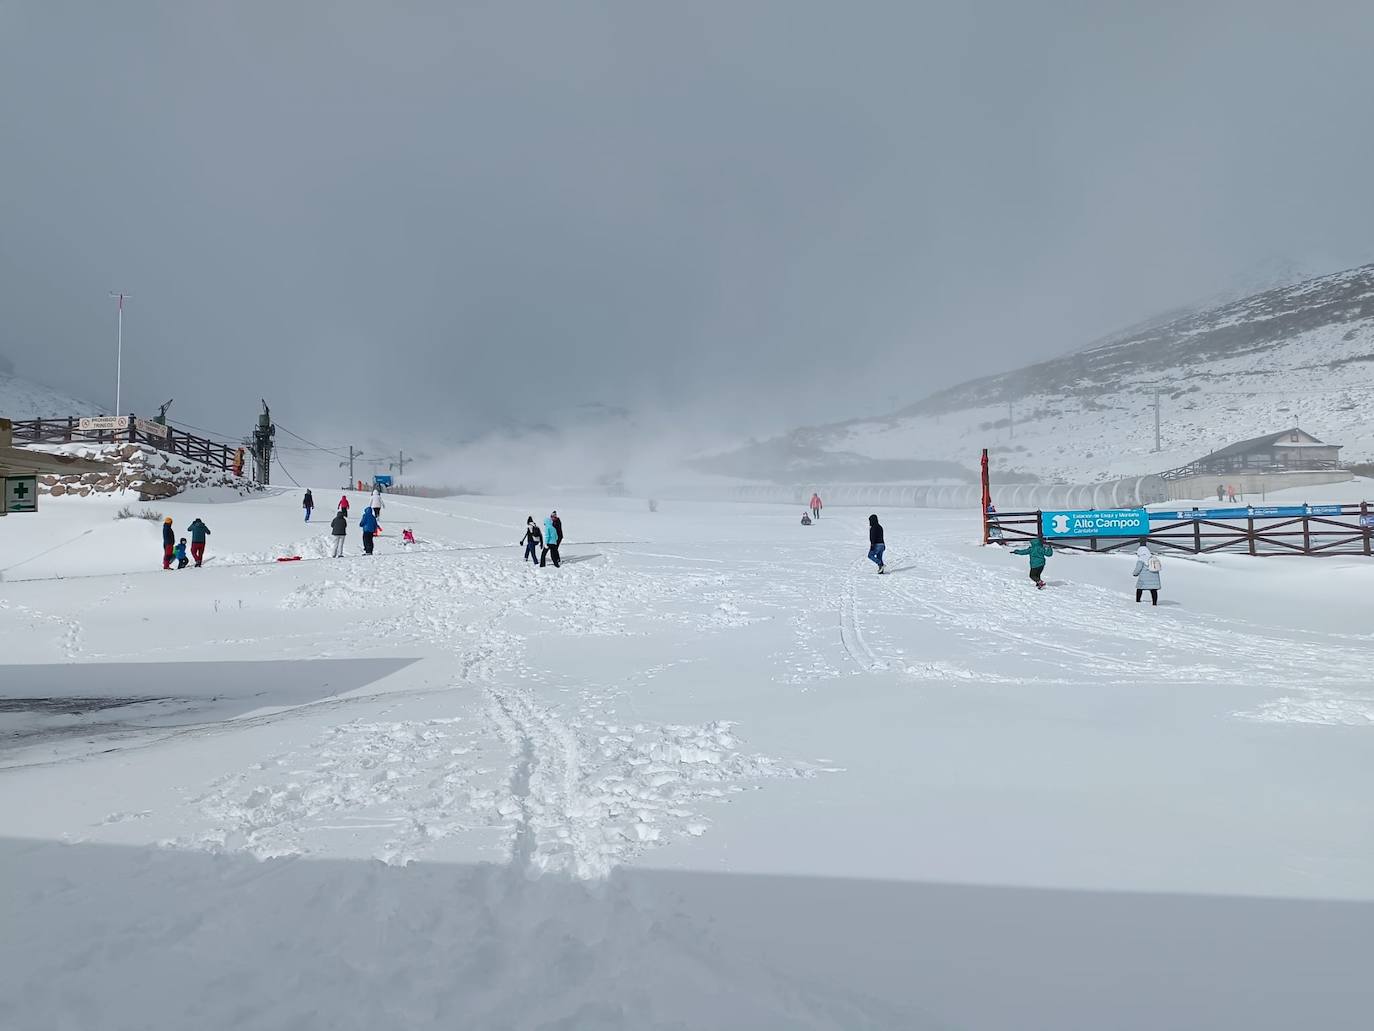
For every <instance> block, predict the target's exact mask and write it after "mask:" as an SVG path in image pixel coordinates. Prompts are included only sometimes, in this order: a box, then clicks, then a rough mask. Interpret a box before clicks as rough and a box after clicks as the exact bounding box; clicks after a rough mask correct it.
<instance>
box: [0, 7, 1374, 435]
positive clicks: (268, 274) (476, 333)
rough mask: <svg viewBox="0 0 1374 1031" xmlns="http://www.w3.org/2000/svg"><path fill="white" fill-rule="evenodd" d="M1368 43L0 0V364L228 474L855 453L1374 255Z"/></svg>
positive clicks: (1275, 35) (1209, 20) (1101, 13)
mask: <svg viewBox="0 0 1374 1031" xmlns="http://www.w3.org/2000/svg"><path fill="white" fill-rule="evenodd" d="M1371 53H1374V8H1371V7H1370V5H1368V4H1357V3H1348V4H1347V3H1342V4H1334V3H1320V2H1318V3H1304V4H1293V3H1273V4H1269V3H1263V2H1249V3H1231V4H1222V3H1206V2H1201V0H1199V2H1193V3H1187V4H1167V3H1166V4H1156V3H1146V2H1143V0H1141V2H1133V3H1110V2H1102V0H1094V2H1081V3H1062V2H1061V3H1053V2H1047V0H1041V2H1037V3H1021V2H1010V3H995V4H994V3H966V4H954V3H950V4H941V5H931V4H920V3H915V2H908V3H892V4H878V3H826V4H822V3H807V2H797V0H794V2H778V3H762V2H730V3H694V2H676V3H649V2H644V0H627V2H624V3H592V2H570V3H537V4H535V3H528V4H527V3H517V2H511V0H494V2H490V3H461V2H456V0H445V2H435V3H399V2H397V3H376V2H368V3H306V2H300V3H281V2H272V3H242V2H240V3H197V2H172V0H167V2H164V3H159V4H151V3H141V2H138V0H125V2H121V3H107V2H103V0H100V2H97V0H87V2H84V3H77V2H63V0H0V311H3V317H0V353H3V354H8V355H9V356H10V357H11V358H12V359H13V360H14V361H15V363H16V365H17V366H18V370H19V371H20V372H21V373H22V374H25V375H27V376H29V377H30V378H34V379H39V380H43V381H46V382H49V383H51V384H53V385H55V386H60V387H64V388H67V389H69V390H71V391H75V392H79V393H83V394H85V395H88V396H90V397H93V398H95V399H97V400H99V401H102V402H103V403H105V404H110V403H111V401H110V400H106V397H107V395H110V394H112V393H113V378H114V370H113V357H114V356H113V350H114V309H113V304H112V302H110V301H109V300H108V299H107V297H106V293H107V291H109V290H118V289H125V290H127V291H129V292H130V293H132V294H133V295H134V296H133V300H132V301H130V302H129V305H128V309H127V313H126V314H127V317H126V323H125V331H126V337H125V340H126V358H127V364H126V370H125V371H126V378H125V384H126V395H125V396H126V399H127V402H128V403H126V404H125V405H124V407H126V408H131V407H132V408H138V409H139V410H140V411H147V410H150V409H151V406H152V405H154V404H156V403H157V402H159V401H162V400H164V399H166V398H167V397H172V396H175V397H176V398H177V407H176V409H175V410H174V412H173V414H174V415H179V416H181V418H182V419H184V420H187V421H190V422H193V423H200V424H203V425H207V426H210V427H212V428H218V429H222V430H224V431H227V432H233V433H237V432H241V431H243V430H245V429H247V428H248V425H249V423H250V421H251V419H252V417H253V415H254V410H255V406H256V403H257V399H258V397H259V396H266V397H268V398H269V400H271V401H273V403H274V406H275V409H276V410H277V412H278V414H279V416H280V418H281V419H282V420H283V421H284V422H287V423H288V424H294V425H296V426H297V427H301V428H314V429H319V430H321V431H324V430H328V429H337V428H344V427H349V426H352V425H356V424H358V423H359V422H365V423H366V424H367V425H369V426H370V427H372V428H374V429H375V428H377V427H379V426H384V427H386V428H387V431H388V433H392V432H393V431H394V434H395V435H396V436H404V435H407V434H409V433H411V432H415V433H417V434H419V433H423V434H427V435H429V436H430V438H431V439H433V437H435V436H448V435H452V436H461V435H465V434H470V433H476V432H480V431H482V430H483V429H486V428H489V427H491V426H493V425H498V424H501V423H502V422H504V421H508V420H510V421H526V420H533V419H538V418H540V417H541V416H542V415H543V413H546V412H548V411H550V410H553V409H558V408H562V407H565V406H568V405H572V404H577V403H580V402H587V401H601V402H607V403H623V404H628V405H630V406H632V407H635V408H639V409H652V410H655V411H659V412H669V413H674V412H681V413H682V415H681V419H682V420H683V421H684V423H686V424H690V423H691V422H692V420H694V419H703V418H706V417H708V416H712V417H714V416H719V418H720V419H721V420H723V421H724V422H725V423H726V424H727V425H729V426H732V427H733V426H738V427H739V428H741V429H748V430H758V429H763V428H767V427H768V426H770V425H778V426H781V425H783V424H797V423H801V422H808V421H819V420H823V419H831V418H837V417H843V416H849V415H854V414H860V413H864V412H877V411H880V410H883V409H885V408H889V407H891V406H892V405H893V404H895V403H906V402H909V401H912V400H915V399H917V398H919V397H921V396H923V395H924V394H926V393H928V392H929V391H930V390H932V389H935V388H937V387H940V386H943V385H947V384H949V383H951V382H954V381H956V380H959V379H963V378H967V377H969V376H972V375H976V374H980V373H984V372H990V371H997V370H1000V369H1003V368H1008V367H1012V366H1016V365H1020V364H1024V363H1025V362H1026V361H1028V360H1030V359H1033V358H1036V357H1041V356H1044V355H1047V354H1051V353H1057V352H1062V351H1064V350H1066V349H1069V348H1072V347H1075V346H1078V345H1081V344H1083V343H1086V342H1087V341H1088V340H1089V339H1091V338H1092V337H1094V336H1096V335H1099V334H1101V333H1105V332H1109V331H1111V330H1113V329H1116V328H1118V327H1119V326H1121V325H1123V324H1125V323H1128V322H1131V321H1133V320H1135V319H1138V318H1140V317H1142V316H1146V315H1149V314H1151V313H1153V312H1155V311H1157V310H1159V309H1161V308H1164V307H1168V306H1170V305H1172V304H1175V303H1177V302H1179V301H1182V300H1187V299H1191V298H1194V297H1197V296H1201V295H1206V294H1208V293H1210V292H1211V291H1213V290H1216V289H1218V288H1219V287H1223V286H1225V285H1226V284H1227V283H1228V282H1229V281H1230V280H1231V279H1232V278H1233V277H1234V276H1236V275H1238V274H1242V273H1244V272H1245V271H1246V269H1248V268H1249V267H1250V266H1252V265H1253V264H1254V263H1256V262H1258V261H1261V260H1267V259H1271V258H1275V257H1292V258H1296V259H1298V260H1300V261H1305V262H1314V263H1320V264H1321V265H1323V266H1326V265H1329V266H1330V268H1332V269H1334V268H1336V267H1338V266H1340V265H1343V264H1354V263H1358V262H1360V261H1364V260H1368V259H1369V258H1370V257H1371V256H1372V255H1374V248H1372V247H1371V246H1370V241H1371V240H1372V239H1374V232H1372V231H1374V205H1372V204H1370V203H1369V197H1370V193H1371V187H1370V183H1371V181H1374V134H1371V133H1370V131H1369V128H1370V101H1371V98H1374V61H1371V60H1370V54H1371Z"/></svg>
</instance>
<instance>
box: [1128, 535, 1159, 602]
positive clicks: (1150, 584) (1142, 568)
mask: <svg viewBox="0 0 1374 1031" xmlns="http://www.w3.org/2000/svg"><path fill="white" fill-rule="evenodd" d="M1161 568H1162V564H1161V563H1160V561H1159V556H1158V555H1156V554H1155V553H1154V552H1153V551H1151V550H1150V549H1149V547H1148V546H1147V545H1144V544H1142V545H1141V546H1140V547H1138V548H1136V549H1135V569H1134V570H1132V571H1131V575H1132V576H1133V577H1135V600H1136V601H1137V602H1139V601H1140V596H1141V595H1142V594H1144V593H1145V592H1146V591H1149V592H1150V604H1151V605H1158V604H1159V589H1160V587H1161V586H1162V585H1161V584H1160V581H1159V571H1160V569H1161Z"/></svg>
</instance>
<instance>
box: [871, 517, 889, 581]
mask: <svg viewBox="0 0 1374 1031" xmlns="http://www.w3.org/2000/svg"><path fill="white" fill-rule="evenodd" d="M886 550H887V542H886V541H884V540H883V524H882V523H880V522H878V517H877V516H876V515H871V516H869V517H868V560H869V561H870V562H872V563H873V564H874V565H876V566H877V567H878V572H879V573H885V572H887V568H886V567H885V566H884V565H883V552H884V551H886Z"/></svg>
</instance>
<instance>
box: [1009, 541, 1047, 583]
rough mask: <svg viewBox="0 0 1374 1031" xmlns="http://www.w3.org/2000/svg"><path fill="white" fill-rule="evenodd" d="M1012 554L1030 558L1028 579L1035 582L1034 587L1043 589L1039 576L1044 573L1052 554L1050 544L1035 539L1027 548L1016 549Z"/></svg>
mask: <svg viewBox="0 0 1374 1031" xmlns="http://www.w3.org/2000/svg"><path fill="white" fill-rule="evenodd" d="M1012 554H1013V555H1029V556H1030V578H1031V579H1032V580H1033V581H1035V586H1036V587H1039V588H1042V589H1043V588H1044V586H1045V581H1044V580H1043V579H1042V578H1041V574H1042V573H1044V572H1045V563H1046V562H1048V561H1049V560H1050V556H1051V555H1053V554H1054V548H1052V547H1050V542H1049V541H1047V540H1045V538H1043V537H1037V538H1036V539H1035V540H1033V541H1031V542H1030V546H1029V547H1025V548H1017V549H1016V550H1015V551H1013V552H1012Z"/></svg>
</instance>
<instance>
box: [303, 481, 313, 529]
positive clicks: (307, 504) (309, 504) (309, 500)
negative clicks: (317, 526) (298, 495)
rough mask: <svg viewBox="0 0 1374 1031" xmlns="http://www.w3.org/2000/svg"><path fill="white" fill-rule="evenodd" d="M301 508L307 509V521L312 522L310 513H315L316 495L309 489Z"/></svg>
mask: <svg viewBox="0 0 1374 1031" xmlns="http://www.w3.org/2000/svg"><path fill="white" fill-rule="evenodd" d="M301 508H303V509H305V521H306V522H307V523H308V522H310V513H311V512H313V511H315V495H313V494H311V493H310V491H309V489H307V490H306V492H305V500H304V501H302V502H301Z"/></svg>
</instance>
